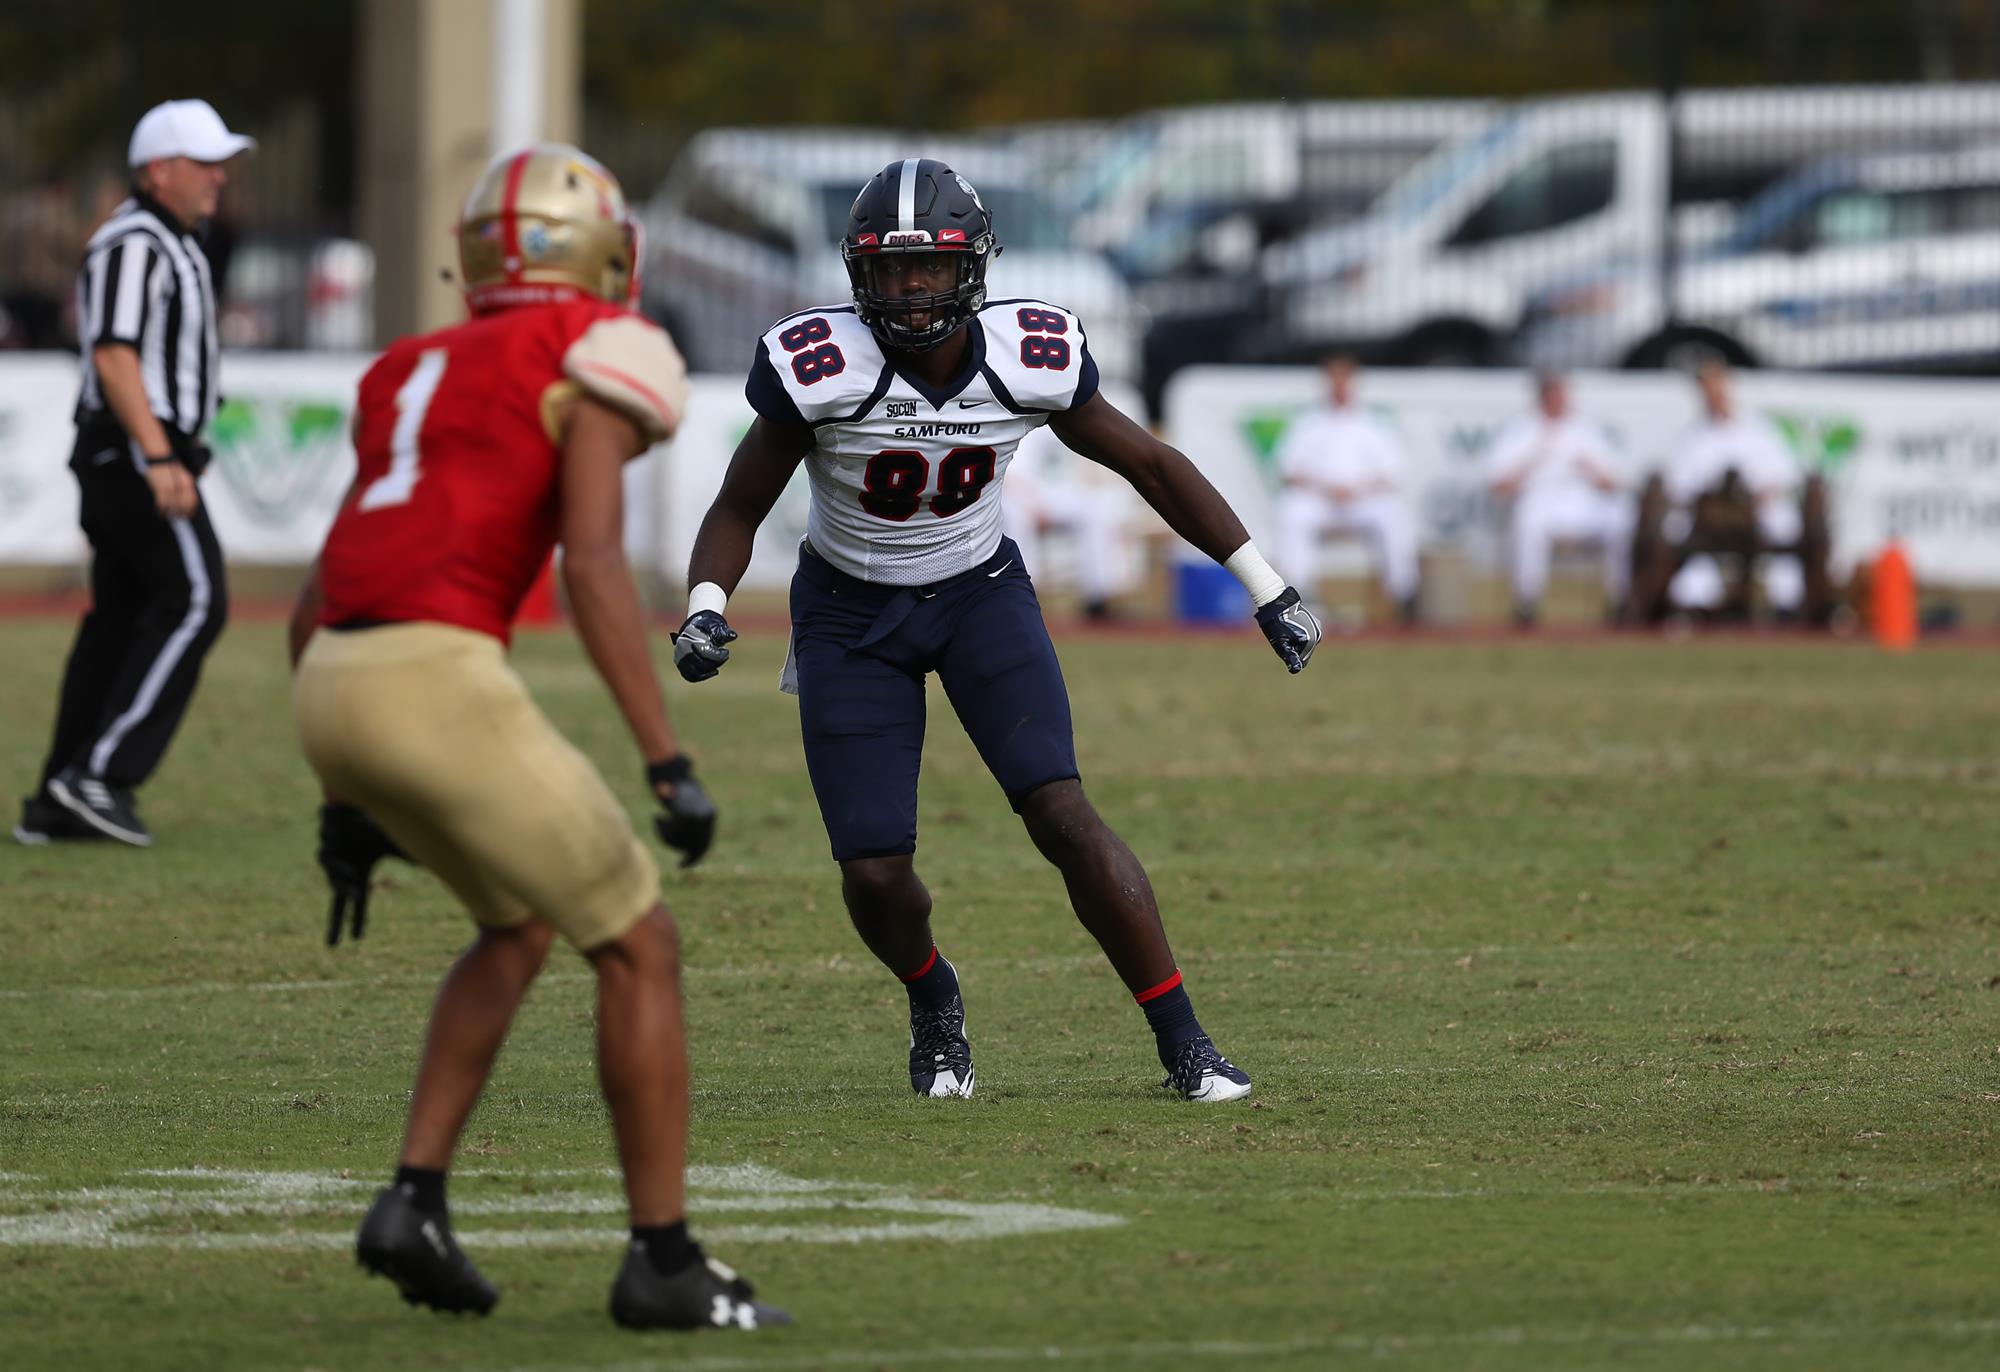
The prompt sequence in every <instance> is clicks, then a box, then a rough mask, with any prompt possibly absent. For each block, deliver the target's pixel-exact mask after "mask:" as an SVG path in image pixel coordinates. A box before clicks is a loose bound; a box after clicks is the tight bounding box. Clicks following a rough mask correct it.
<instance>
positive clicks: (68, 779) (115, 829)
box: [49, 767, 153, 848]
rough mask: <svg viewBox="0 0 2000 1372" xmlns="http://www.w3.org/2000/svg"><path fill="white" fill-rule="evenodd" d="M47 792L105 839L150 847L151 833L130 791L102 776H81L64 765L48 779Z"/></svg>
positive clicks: (138, 846) (75, 770) (136, 846)
mask: <svg viewBox="0 0 2000 1372" xmlns="http://www.w3.org/2000/svg"><path fill="white" fill-rule="evenodd" d="M49 795H50V796H51V797H52V798H53V799H54V800H55V802H56V804H58V805H60V806H62V807H63V809H65V810H67V811H69V812H70V814H72V815H74V816H75V817H76V818H77V819H79V820H81V821H83V822H84V823H85V824H88V825H89V826H90V827H91V828H92V829H95V830H96V831H97V832H98V833H100V834H102V835H104V836H105V837H106V838H115V839H117V840H118V841H119V842H120V843H129V844H131V845H132V846H133V847H134V848H150V847H151V846H152V843H153V833H152V831H151V830H150V829H148V828H147V827H146V824H145V821H144V820H141V819H140V818H139V811H138V809H137V808H136V807H135V806H134V804H133V800H132V793H131V792H130V791H128V790H126V789H125V788H124V787H122V786H112V785H109V784H108V783H106V782H105V780H104V779H103V778H102V777H93V776H85V775H84V774H83V773H82V772H80V771H78V770H77V769H76V768H74V767H65V768H64V769H63V770H62V771H60V772H58V773H56V774H55V775H54V776H52V777H50V778H49Z"/></svg>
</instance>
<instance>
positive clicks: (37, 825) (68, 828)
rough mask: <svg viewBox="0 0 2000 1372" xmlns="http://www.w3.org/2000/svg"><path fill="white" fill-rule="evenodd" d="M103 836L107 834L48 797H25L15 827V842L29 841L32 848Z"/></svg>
mask: <svg viewBox="0 0 2000 1372" xmlns="http://www.w3.org/2000/svg"><path fill="white" fill-rule="evenodd" d="M102 837H103V835H102V834H100V833H98V831H97V830H95V829H93V828H91V827H90V826H89V825H88V824H85V823H84V822H83V821H82V820H80V819H78V818H77V817H76V816H75V815H73V814H71V813H70V812H69V811H67V810H65V809H63V807H62V806H60V805H58V804H56V803H55V801H53V800H51V799H49V798H48V797H47V796H27V797H25V798H23V800H22V801H21V822H20V823H19V824H16V825H15V826H14V842H16V843H20V844H25V845H27V846H28V847H30V848H40V847H42V846H44V845H46V844H50V843H66V842H69V841H70V840H72V839H94V838H102Z"/></svg>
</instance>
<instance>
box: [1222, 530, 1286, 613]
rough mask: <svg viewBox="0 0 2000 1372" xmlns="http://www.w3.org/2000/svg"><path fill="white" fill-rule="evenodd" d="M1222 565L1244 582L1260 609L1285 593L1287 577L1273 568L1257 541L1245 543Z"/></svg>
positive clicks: (1252, 600) (1252, 599)
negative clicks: (1262, 553) (1264, 556)
mask: <svg viewBox="0 0 2000 1372" xmlns="http://www.w3.org/2000/svg"><path fill="white" fill-rule="evenodd" d="M1222 566H1223V570H1225V571H1227V572H1228V573H1229V574H1230V575H1231V576H1233V577H1235V578H1236V579H1237V580H1238V581H1240V582H1242V583H1243V589H1244V590H1246V591H1248V592H1249V593H1250V600H1251V603H1252V604H1254V605H1256V607H1257V608H1258V609H1260V610H1261V609H1263V608H1264V607H1265V606H1266V605H1269V604H1270V603H1271V602H1272V601H1274V600H1276V599H1277V598H1278V597H1279V596H1281V595H1283V594H1284V593H1285V579H1284V578H1283V577H1281V576H1279V575H1278V574H1277V573H1276V572H1274V571H1272V570H1271V564H1270V563H1268V562H1266V561H1265V560H1264V559H1263V557H1262V555H1261V554H1259V553H1258V551H1257V545H1256V544H1255V543H1245V544H1244V545H1243V546H1242V547H1240V548H1238V549H1237V550H1236V551H1235V552H1233V553H1231V554H1230V555H1229V560H1228V561H1227V562H1225V563H1223V564H1222Z"/></svg>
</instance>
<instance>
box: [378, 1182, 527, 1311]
mask: <svg viewBox="0 0 2000 1372" xmlns="http://www.w3.org/2000/svg"><path fill="white" fill-rule="evenodd" d="M354 1260H355V1261H356V1262H358V1263H360V1264H361V1265H362V1266H363V1267H365V1268H367V1269H368V1270H369V1271H370V1272H373V1273H374V1274H375V1275H376V1276H378V1277H387V1278H388V1279H389V1280H390V1281H392V1282H394V1283H396V1289H397V1290H398V1291H401V1292H402V1293H403V1299H404V1300H405V1301H407V1302H409V1303H410V1304H411V1305H428V1306H429V1307H430V1308H431V1309H433V1310H441V1311H446V1312H449V1313H451V1314H455V1315H456V1314H463V1313H465V1312H466V1311H468V1310H469V1311H471V1312H472V1313H473V1314H475V1315H484V1314H486V1313H487V1312H489V1311H490V1310H492V1309H493V1307H494V1306H496V1305H498V1304H499V1303H500V1293H499V1292H498V1291H497V1290H495V1289H494V1287H493V1283H492V1282H490V1281H488V1280H486V1278H484V1277H482V1276H480V1275H479V1269H478V1268H476V1267H474V1266H473V1265H472V1259H470V1258H468V1257H466V1256H465V1254H464V1252H463V1251H461V1250H460V1248H459V1246H458V1240H456V1239H454V1238H453V1237H452V1236H451V1219H450V1217H449V1216H448V1215H442V1214H438V1215H430V1214H426V1213H424V1212H423V1211H422V1210H419V1209H417V1207H416V1205H415V1203H414V1202H413V1201H412V1200H411V1198H410V1192H409V1190H408V1189H407V1188H405V1187H401V1186H386V1187H384V1188H382V1190H381V1192H380V1193H379V1194H377V1195H376V1197H375V1204H373V1205H371V1206H369V1207H368V1217H367V1218H366V1219H364V1220H362V1221H361V1232H360V1233H359V1234H357V1235H356V1236H355V1239H354Z"/></svg>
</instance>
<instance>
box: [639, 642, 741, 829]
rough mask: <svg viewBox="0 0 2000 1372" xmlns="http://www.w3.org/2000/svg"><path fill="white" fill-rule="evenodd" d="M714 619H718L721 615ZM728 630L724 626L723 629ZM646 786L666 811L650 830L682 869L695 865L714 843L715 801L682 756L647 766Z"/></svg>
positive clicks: (689, 762)
mask: <svg viewBox="0 0 2000 1372" xmlns="http://www.w3.org/2000/svg"><path fill="white" fill-rule="evenodd" d="M697 617H699V616H697ZM716 618H717V619H718V620H720V619H721V616H720V615H717V616H716ZM728 627H729V626H728V625H726V624H725V625H723V628H724V629H727V628H728ZM731 637H734V635H731ZM709 675H710V676H714V675H715V671H714V669H713V668H710V669H709ZM646 784H647V785H648V786H650V787H651V788H652V790H653V796H654V798H655V799H657V800H658V801H659V802H660V809H661V810H662V811H664V812H665V813H663V814H657V815H654V816H653V829H654V831H655V832H656V833H658V834H659V836H660V842H662V843H664V844H666V845H667V847H669V848H673V849H675V850H677V851H678V852H679V853H680V854H681V866H683V867H692V866H694V865H695V863H697V862H699V861H700V860H701V855H702V854H703V853H705V852H707V851H708V845H709V844H710V843H712V842H714V840H715V802H714V801H712V800H710V799H709V798H708V792H706V791H704V790H703V789H702V788H701V783H700V782H698V781H696V780H695V779H694V763H693V762H691V761H689V760H688V758H687V757H686V755H685V754H680V755H676V756H674V757H670V758H668V759H667V760H666V761H665V762H654V763H650V764H648V766H647V767H646Z"/></svg>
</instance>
